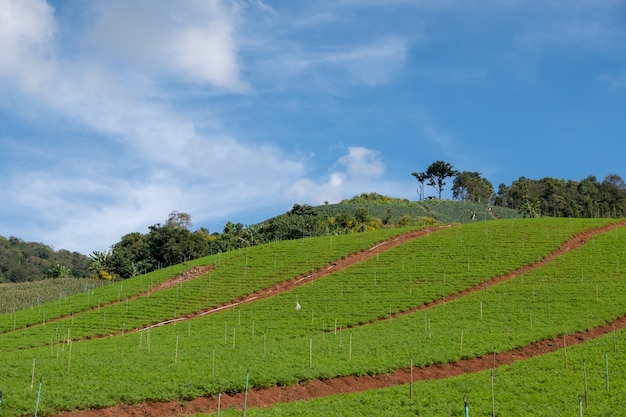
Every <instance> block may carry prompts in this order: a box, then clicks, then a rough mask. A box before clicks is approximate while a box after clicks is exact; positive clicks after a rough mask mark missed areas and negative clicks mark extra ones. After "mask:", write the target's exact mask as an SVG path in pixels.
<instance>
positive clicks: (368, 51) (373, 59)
mask: <svg viewBox="0 0 626 417" xmlns="http://www.w3.org/2000/svg"><path fill="white" fill-rule="evenodd" d="M406 55H407V42H406V40H405V39H403V38H400V37H388V38H385V39H379V40H377V41H376V42H373V43H371V44H369V45H360V46H357V47H354V48H350V49H347V50H343V51H332V52H330V53H328V54H326V55H323V56H321V57H320V58H319V61H320V63H321V65H324V66H329V67H331V68H338V69H342V70H345V71H346V72H347V73H348V74H349V75H350V76H351V77H353V78H354V79H356V80H360V81H361V82H363V83H365V84H369V85H378V84H381V83H384V82H386V81H387V80H388V79H389V77H390V76H391V75H392V74H393V73H395V71H396V70H398V69H399V68H400V67H401V66H402V65H403V64H404V62H405V61H406Z"/></svg>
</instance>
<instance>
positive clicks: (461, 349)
mask: <svg viewBox="0 0 626 417" xmlns="http://www.w3.org/2000/svg"><path fill="white" fill-rule="evenodd" d="M464 332H465V329H461V348H460V349H459V351H460V352H461V354H462V353H463V333H464Z"/></svg>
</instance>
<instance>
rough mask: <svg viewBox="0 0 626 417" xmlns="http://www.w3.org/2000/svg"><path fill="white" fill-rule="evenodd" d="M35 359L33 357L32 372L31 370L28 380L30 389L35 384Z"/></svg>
mask: <svg viewBox="0 0 626 417" xmlns="http://www.w3.org/2000/svg"><path fill="white" fill-rule="evenodd" d="M36 361H37V358H33V372H32V377H31V380H30V389H33V387H34V386H35V362H36Z"/></svg>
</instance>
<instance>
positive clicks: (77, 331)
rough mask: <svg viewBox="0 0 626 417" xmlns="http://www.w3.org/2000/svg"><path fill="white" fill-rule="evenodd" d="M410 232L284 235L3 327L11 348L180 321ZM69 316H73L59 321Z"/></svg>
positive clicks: (4, 320)
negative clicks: (179, 278) (199, 272)
mask: <svg viewBox="0 0 626 417" xmlns="http://www.w3.org/2000/svg"><path fill="white" fill-rule="evenodd" d="M408 230H410V228H398V229H383V230H379V231H375V232H370V233H360V234H357V235H354V236H347V235H340V236H325V237H315V238H307V239H301V240H298V241H281V242H274V243H270V244H266V245H262V246H255V247H251V248H245V249H241V250H239V251H233V252H227V253H225V254H219V255H213V256H212V257H208V258H202V259H198V260H194V261H191V262H189V263H188V264H187V265H176V266H173V267H170V268H166V269H163V270H159V271H156V272H153V273H150V274H146V275H145V276H140V277H135V278H131V279H128V280H125V281H123V282H120V283H116V284H115V285H111V286H109V287H106V288H102V289H100V290H94V291H92V292H88V293H86V294H81V295H79V296H74V297H69V298H68V299H66V300H64V302H63V303H48V304H42V305H41V306H39V307H38V308H37V309H29V310H26V311H21V312H17V313H15V314H14V315H12V316H11V315H9V316H6V315H5V316H0V326H2V327H0V328H3V329H4V331H5V334H4V335H0V341H2V348H3V349H16V348H29V347H34V346H38V345H43V344H49V343H51V341H54V340H59V339H61V338H62V337H63V335H67V334H68V332H69V337H71V338H74V339H82V338H93V337H96V336H99V335H108V334H113V333H118V332H124V331H128V330H130V329H137V328H140V327H144V326H147V325H151V324H153V323H158V322H161V321H165V320H172V319H176V318H178V317H181V316H183V315H187V314H192V313H195V312H197V311H199V310H203V309H209V308H211V307H216V306H219V305H221V304H224V303H229V302H232V301H233V300H237V299H239V298H241V297H245V296H246V295H247V294H250V293H252V292H254V291H257V290H259V289H262V288H268V287H270V286H272V285H274V284H276V283H278V282H281V281H285V280H288V279H290V278H293V277H294V276H297V275H299V274H306V273H309V272H311V271H313V270H315V269H317V268H320V267H322V266H323V265H326V264H328V263H330V262H332V261H334V260H337V259H339V258H341V257H344V256H346V255H348V254H350V253H353V252H357V251H359V250H363V249H365V248H367V247H369V246H371V245H373V244H374V243H376V242H379V241H381V240H384V239H387V238H389V237H392V236H395V235H397V234H400V233H402V232H406V231H408ZM209 263H213V264H214V265H215V266H216V268H215V270H214V271H212V272H210V273H208V274H205V275H203V276H202V277H199V278H197V279H194V280H189V281H185V282H182V283H179V284H177V285H175V286H173V287H170V288H167V289H164V290H161V291H158V292H155V293H154V294H150V295H148V296H141V297H138V298H134V299H132V300H131V298H133V297H135V296H136V295H137V294H140V293H142V292H146V291H148V290H151V289H152V288H154V287H155V286H156V285H158V284H160V283H162V282H164V281H165V280H166V279H169V278H171V277H172V276H174V275H175V274H178V273H181V272H183V270H185V269H189V268H191V267H193V266H198V265H206V264H209ZM64 314H71V316H70V317H66V318H63V319H59V320H56V321H54V322H51V321H52V320H53V319H55V318H56V317H60V316H61V315H64ZM33 324H37V325H36V326H33ZM26 326H29V327H26ZM14 329H15V330H14Z"/></svg>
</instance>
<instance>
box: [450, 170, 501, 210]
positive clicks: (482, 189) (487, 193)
mask: <svg viewBox="0 0 626 417" xmlns="http://www.w3.org/2000/svg"><path fill="white" fill-rule="evenodd" d="M492 194H493V185H492V184H491V182H489V181H488V180H487V179H485V178H483V177H481V175H480V173H478V172H468V171H463V172H459V173H457V174H456V176H455V178H454V182H453V183H452V198H456V199H460V200H464V201H472V202H475V203H483V204H490V203H491V197H492Z"/></svg>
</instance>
